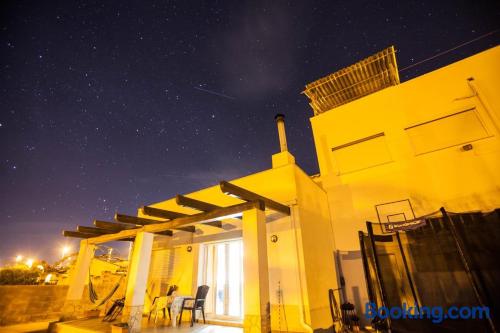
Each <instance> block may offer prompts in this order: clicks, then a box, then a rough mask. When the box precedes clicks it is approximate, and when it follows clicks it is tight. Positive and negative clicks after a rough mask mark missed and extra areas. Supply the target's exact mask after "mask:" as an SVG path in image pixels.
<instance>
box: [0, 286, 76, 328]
mask: <svg viewBox="0 0 500 333" xmlns="http://www.w3.org/2000/svg"><path fill="white" fill-rule="evenodd" d="M67 291H68V286H24V285H23V286H0V326H5V325H11V324H18V323H26V322H34V321H42V320H49V319H59V314H60V312H61V309H62V306H63V303H64V299H65V297H66V292H67Z"/></svg>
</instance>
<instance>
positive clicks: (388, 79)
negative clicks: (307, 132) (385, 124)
mask: <svg viewBox="0 0 500 333" xmlns="http://www.w3.org/2000/svg"><path fill="white" fill-rule="evenodd" d="M397 84H399V73H398V65H397V63H396V51H395V49H394V46H390V47H388V48H386V49H385V50H382V51H380V52H378V53H376V54H374V55H372V56H370V57H368V58H366V59H363V60H361V61H359V62H357V63H355V64H353V65H351V66H349V67H346V68H343V69H341V70H339V71H337V72H335V73H332V74H330V75H327V76H325V77H323V78H321V79H319V80H316V81H314V82H312V83H309V84H307V85H306V89H305V90H304V91H303V93H304V94H305V95H306V96H307V97H309V100H310V102H309V105H310V106H311V107H312V109H313V111H314V115H318V114H320V113H323V112H326V111H328V110H331V109H333V108H336V107H338V106H340V105H342V104H345V103H348V102H351V101H353V100H355V99H358V98H361V97H363V96H366V95H369V94H371V93H374V92H376V91H379V90H381V89H384V88H387V87H390V86H393V85H397Z"/></svg>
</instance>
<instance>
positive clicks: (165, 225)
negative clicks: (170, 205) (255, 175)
mask: <svg viewBox="0 0 500 333" xmlns="http://www.w3.org/2000/svg"><path fill="white" fill-rule="evenodd" d="M250 209H259V210H264V209H265V205H264V202H262V201H251V202H243V203H240V204H237V205H233V206H229V207H221V208H218V209H216V210H213V211H211V212H206V213H199V214H194V215H188V216H185V217H179V218H177V219H174V220H171V221H167V222H161V221H159V222H158V223H156V224H150V225H145V226H143V227H140V228H137V227H135V228H134V227H132V229H128V230H122V231H119V232H117V233H115V234H109V235H101V236H97V237H94V238H92V239H89V242H91V243H92V244H99V243H105V242H110V241H113V240H117V239H123V238H130V237H134V236H135V234H137V232H139V231H143V232H151V233H159V232H161V231H165V230H169V229H175V228H179V227H187V226H191V225H195V224H198V223H207V222H214V221H218V220H221V219H225V218H233V217H235V216H241V215H242V214H243V212H244V211H246V210H250ZM108 223H109V222H108ZM115 224H116V223H115ZM96 226H97V225H96Z"/></svg>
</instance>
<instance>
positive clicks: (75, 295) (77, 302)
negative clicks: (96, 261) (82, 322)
mask: <svg viewBox="0 0 500 333" xmlns="http://www.w3.org/2000/svg"><path fill="white" fill-rule="evenodd" d="M94 250H95V245H92V244H89V243H88V241H87V240H86V239H83V240H81V241H80V250H79V252H78V257H77V259H76V264H75V268H74V270H73V272H72V274H71V276H70V280H69V288H68V293H67V294H66V300H65V302H64V306H63V311H62V315H61V320H63V321H64V320H70V319H75V318H77V317H80V316H81V315H83V312H84V310H85V309H84V308H83V304H82V303H83V302H82V296H83V290H84V288H85V284H87V283H88V277H89V268H90V262H91V261H92V258H93V256H94Z"/></svg>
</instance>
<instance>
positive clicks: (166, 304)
mask: <svg viewBox="0 0 500 333" xmlns="http://www.w3.org/2000/svg"><path fill="white" fill-rule="evenodd" d="M177 289H178V287H177V286H176V285H172V286H170V288H168V291H167V295H166V296H156V297H155V298H154V299H153V303H152V304H151V311H149V317H148V321H149V320H151V315H152V314H153V312H154V313H155V323H156V319H157V318H158V312H159V311H163V319H165V318H166V314H165V309H168V317H169V318H170V319H172V318H171V316H170V304H171V303H172V296H173V294H174V293H175V292H176V291H177Z"/></svg>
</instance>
